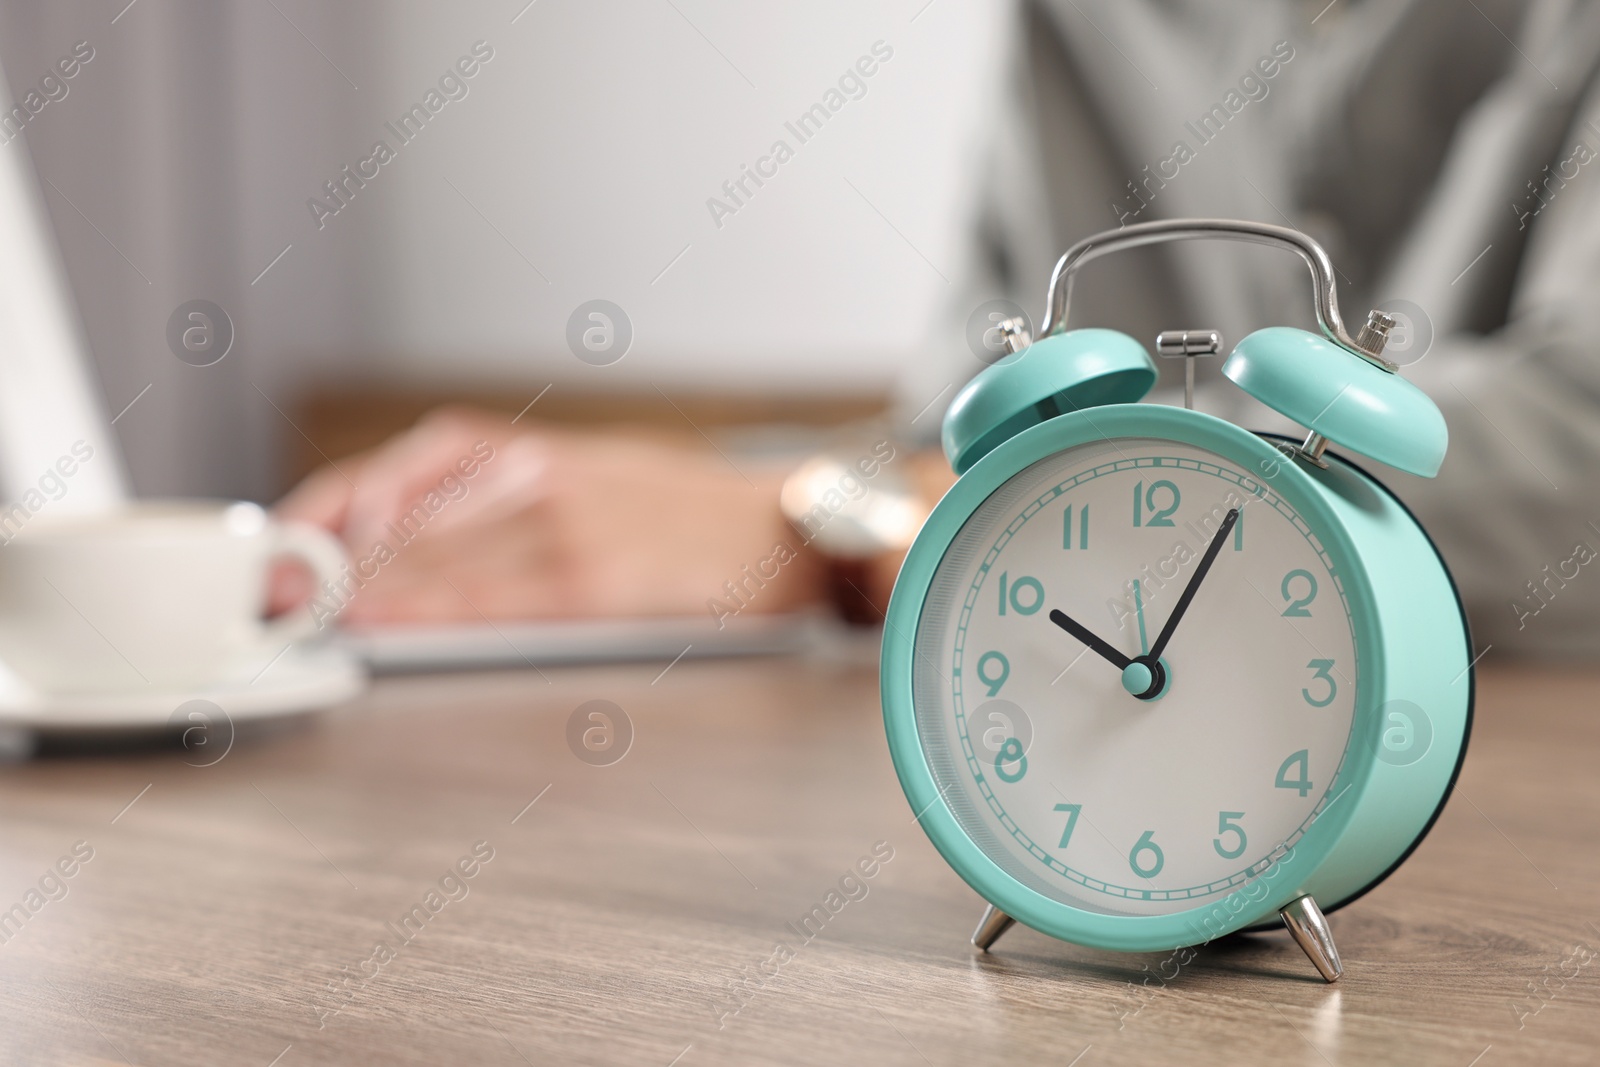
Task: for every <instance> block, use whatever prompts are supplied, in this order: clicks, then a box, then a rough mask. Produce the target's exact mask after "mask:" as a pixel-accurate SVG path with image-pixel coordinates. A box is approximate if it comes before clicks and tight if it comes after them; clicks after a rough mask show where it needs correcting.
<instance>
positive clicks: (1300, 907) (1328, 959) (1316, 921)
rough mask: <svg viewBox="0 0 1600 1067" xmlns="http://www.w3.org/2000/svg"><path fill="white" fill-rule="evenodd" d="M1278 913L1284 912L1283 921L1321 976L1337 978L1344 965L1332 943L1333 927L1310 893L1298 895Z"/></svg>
mask: <svg viewBox="0 0 1600 1067" xmlns="http://www.w3.org/2000/svg"><path fill="white" fill-rule="evenodd" d="M1278 914H1280V915H1282V916H1283V924H1284V925H1285V926H1287V927H1288V928H1289V933H1290V935H1291V936H1293V937H1294V939H1295V943H1296V944H1298V945H1299V946H1300V947H1301V948H1303V949H1305V953H1306V955H1307V956H1310V957H1311V962H1312V963H1314V964H1316V967H1317V970H1318V971H1319V972H1321V974H1322V977H1323V978H1325V979H1327V980H1328V981H1330V982H1337V981H1338V980H1339V976H1340V975H1341V974H1343V973H1344V965H1343V964H1342V963H1340V962H1339V949H1338V948H1337V947H1336V946H1335V945H1334V943H1333V931H1331V930H1329V929H1328V917H1327V916H1326V915H1323V914H1322V909H1321V908H1319V907H1317V902H1316V901H1315V900H1314V899H1312V898H1311V897H1309V896H1305V897H1300V898H1299V899H1298V900H1294V901H1291V902H1290V903H1289V904H1287V905H1286V906H1284V908H1283V909H1282V910H1281V911H1279V913H1278Z"/></svg>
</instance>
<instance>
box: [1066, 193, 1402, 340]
mask: <svg viewBox="0 0 1600 1067" xmlns="http://www.w3.org/2000/svg"><path fill="white" fill-rule="evenodd" d="M1201 239H1216V240H1224V241H1249V242H1252V243H1254V244H1263V245H1273V246H1276V247H1279V248H1287V249H1289V250H1290V251H1293V252H1297V253H1299V255H1300V258H1301V259H1303V260H1305V261H1306V266H1308V267H1310V268H1311V282H1312V285H1311V289H1312V295H1313V297H1314V298H1315V301H1316V308H1317V323H1318V325H1320V326H1321V327H1322V332H1323V333H1324V334H1326V335H1327V337H1328V339H1329V340H1331V341H1333V342H1334V343H1335V344H1337V345H1339V346H1340V347H1341V348H1345V349H1347V350H1349V351H1351V352H1353V353H1355V354H1356V355H1358V356H1360V357H1361V358H1362V359H1365V360H1367V361H1368V362H1370V363H1372V364H1374V365H1376V366H1379V367H1382V368H1383V369H1384V370H1387V371H1390V372H1393V371H1395V370H1396V369H1398V368H1397V367H1396V365H1395V364H1393V363H1391V362H1389V361H1388V360H1386V359H1384V358H1383V348H1384V345H1385V344H1387V343H1388V340H1389V331H1390V330H1391V329H1392V328H1393V327H1394V326H1395V319H1394V318H1393V317H1392V316H1389V315H1386V314H1384V313H1383V312H1381V311H1373V312H1370V313H1368V315H1367V324H1366V325H1365V326H1363V327H1362V328H1361V331H1360V332H1359V333H1358V334H1357V335H1356V336H1355V337H1351V336H1350V334H1349V332H1348V331H1347V330H1346V329H1345V325H1344V319H1343V318H1341V317H1340V315H1339V294H1338V292H1337V286H1336V283H1335V281H1334V276H1333V261H1332V260H1330V259H1329V258H1328V253H1327V252H1325V251H1323V249H1322V246H1321V245H1319V244H1318V243H1317V242H1315V241H1313V240H1312V239H1311V238H1310V237H1307V236H1306V235H1305V234H1303V233H1301V232H1300V231H1299V230H1292V229H1290V228H1289V227H1287V226H1273V225H1271V224H1269V223H1265V222H1244V221H1240V220H1235V219H1166V220H1160V221H1157V222H1139V223H1135V224H1133V225H1132V226H1124V227H1122V228H1121V229H1117V230H1107V231H1105V232H1104V233H1097V234H1095V235H1094V236H1092V237H1085V238H1084V239H1083V240H1081V241H1079V242H1078V243H1077V244H1075V245H1073V246H1072V247H1071V248H1069V249H1067V252H1066V254H1065V255H1063V256H1062V257H1061V259H1060V260H1059V261H1057V263H1056V268H1055V270H1054V271H1052V272H1051V274H1050V290H1049V292H1048V294H1047V296H1046V300H1045V316H1044V325H1043V326H1042V327H1041V329H1040V331H1039V335H1040V337H1050V336H1052V335H1053V334H1058V333H1061V332H1062V331H1063V330H1065V329H1066V328H1067V309H1068V305H1069V304H1070V303H1071V300H1072V276H1073V275H1074V274H1075V273H1077V270H1078V268H1079V267H1081V266H1083V265H1084V264H1085V263H1088V262H1089V261H1090V260H1092V259H1096V258H1098V257H1100V256H1103V255H1106V254H1107V253H1110V252H1121V251H1124V250H1126V249H1129V248H1139V247H1142V246H1144V245H1152V244H1165V243H1166V242H1168V241H1193V240H1201Z"/></svg>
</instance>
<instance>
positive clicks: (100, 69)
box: [0, 0, 1010, 495]
mask: <svg viewBox="0 0 1600 1067" xmlns="http://www.w3.org/2000/svg"><path fill="white" fill-rule="evenodd" d="M125 4H126V0H105V2H101V0H95V2H88V0H81V2H75V3H57V4H52V5H49V6H48V7H46V6H44V5H40V4H36V3H33V2H31V0H6V2H5V3H3V4H0V62H3V63H4V65H5V69H6V72H7V75H8V76H9V79H10V81H11V85H12V92H13V95H16V96H20V95H21V94H23V93H25V92H26V91H27V89H28V86H29V85H30V84H31V83H33V82H34V81H36V79H37V78H38V77H39V76H40V75H41V74H43V73H44V72H46V71H48V70H49V68H50V65H51V64H52V63H53V62H54V60H55V58H56V57H57V56H58V55H60V54H65V53H67V52H69V51H70V50H71V48H72V46H73V45H74V44H75V43H76V42H78V41H80V40H87V41H89V42H90V43H91V45H92V46H93V47H94V49H95V58H94V59H93V60H92V61H91V62H90V63H88V64H87V65H86V66H85V68H84V69H83V70H82V72H81V73H80V74H79V75H78V76H77V77H76V78H75V79H73V81H72V83H71V85H70V91H69V93H68V95H67V96H66V97H64V98H63V99H61V100H59V101H54V102H51V103H50V104H49V105H48V107H46V108H45V109H44V110H43V111H42V112H41V113H40V114H39V115H38V116H37V117H36V118H35V120H34V121H33V122H31V123H30V125H29V127H28V131H27V133H26V134H25V135H24V139H25V141H26V143H27V146H28V147H29V149H30V150H31V151H32V153H33V155H34V158H35V161H36V164H37V167H38V169H39V171H40V173H41V174H42V175H43V176H44V177H46V178H48V179H49V180H50V181H51V182H52V183H53V184H54V185H55V186H56V187H57V189H58V190H59V191H53V190H51V189H50V188H49V187H48V186H47V187H46V191H45V199H46V203H47V204H48V206H49V209H50V211H51V214H52V216H53V218H54V220H55V223H56V228H57V232H58V234H59V237H60V240H61V243H62V247H63V253H64V257H65V260H66V263H67V267H68V272H69V274H70V276H71V278H72V280H73V283H74V286H75V288H76V290H77V293H78V297H79V301H80V304H81V306H82V310H83V312H84V316H85V319H86V321H87V324H88V332H89V337H90V340H91V344H92V345H93V347H94V350H95V355H96V358H97V361H98V363H99V365H100V368H101V377H102V382H103V385H104V390H105V394H106V395H105V404H106V407H107V409H108V410H109V412H111V413H112V414H116V413H117V412H118V411H120V410H121V409H122V408H123V406H124V405H125V404H127V403H128V401H129V400H131V399H132V398H133V397H134V396H136V395H139V394H140V391H141V390H143V389H144V387H145V386H146V385H149V386H150V388H149V390H148V392H145V393H144V394H143V395H142V396H141V398H140V399H139V400H138V402H137V403H136V404H135V405H134V406H133V407H132V408H131V409H129V410H128V411H127V413H126V414H124V415H123V416H122V417H121V419H120V420H119V421H118V424H117V429H118V431H119V434H120V436H121V438H122V440H123V441H124V443H125V447H126V448H127V450H128V452H129V465H130V468H131V470H132V474H133V479H134V482H135V485H136V487H137V488H138V489H139V490H140V491H142V492H144V493H171V492H209V493H228V494H243V495H258V494H259V493H261V492H262V491H264V487H266V486H270V485H271V484H272V483H273V472H272V470H271V469H270V462H269V459H268V457H269V456H270V455H271V454H272V453H273V446H274V442H275V441H276V440H278V439H279V437H280V435H283V434H292V433H295V432H296V431H295V430H294V429H293V428H292V427H290V426H289V425H288V423H287V422H286V421H285V419H284V418H283V416H282V415H281V414H280V413H279V412H278V411H276V410H275V409H274V407H273V404H274V403H276V404H278V405H279V406H285V405H287V403H288V401H289V399H290V398H291V397H293V396H294V395H295V394H296V392H297V390H300V389H302V388H304V387H305V386H306V385H307V384H308V383H309V382H312V381H315V380H318V379H345V380H348V379H361V380H370V381H376V382H379V383H382V384H395V383H402V382H407V383H424V384H434V383H437V384H445V383H453V382H454V383H474V384H480V385H481V384H483V383H489V382H505V383H509V384H512V385H513V386H515V385H518V384H521V385H525V386H526V387H528V388H529V389H530V390H532V391H530V392H529V393H528V395H529V397H530V398H531V396H532V395H533V392H536V391H537V389H538V388H542V387H543V385H544V384H545V383H547V382H551V381H555V382H557V383H568V384H571V385H572V386H573V387H583V388H586V389H595V388H608V387H625V388H633V389H649V388H650V387H651V385H652V384H655V385H659V386H660V387H661V388H663V389H666V390H670V389H672V388H684V389H687V388H696V389H707V388H725V389H752V388H772V389H785V388H795V387H800V388H804V389H807V390H811V391H828V390H849V389H856V388H863V387H872V386H878V385H882V384H885V383H886V382H887V381H888V380H889V379H890V377H891V376H892V375H893V373H894V371H895V368H896V367H897V366H898V365H900V363H901V362H902V361H903V360H905V359H907V358H910V357H911V356H913V355H914V353H915V352H916V350H917V349H918V347H919V345H920V344H921V343H922V341H923V332H924V330H925V328H926V325H927V324H928V323H929V322H930V320H931V318H932V315H933V314H934V311H935V309H936V307H937V306H938V301H939V300H940V299H941V298H942V297H943V296H944V294H945V292H946V291H947V284H948V283H954V282H956V281H957V280H958V277H959V274H960V272H961V270H962V269H963V266H964V263H965V259H966V256H967V249H966V247H965V240H966V236H967V221H968V220H967V218H966V212H967V204H968V202H969V200H970V189H971V185H972V182H973V181H974V180H975V177H976V173H977V169H978V159H977V153H978V151H979V148H978V146H979V143H980V137H979V135H980V129H981V123H982V121H983V119H982V116H983V115H984V114H985V113H986V111H987V110H988V109H989V108H991V107H992V106H993V101H994V94H996V93H998V79H997V78H996V77H995V73H996V70H997V67H998V64H999V62H1000V56H1001V55H1002V52H1003V48H1004V43H1005V38H1006V35H1007V34H1008V33H1009V32H1010V29H1009V14H1008V12H1009V5H1007V4H1005V3H1003V2H1001V0H988V2H978V0H933V2H932V3H927V2H926V0H904V2H896V3H893V4H881V5H862V4H857V3H849V2H846V0H813V2H810V3H800V2H784V3H776V4H775V3H765V4H760V5H753V4H738V3H734V2H732V0H606V2H601V3H593V2H590V3H582V2H578V0H536V2H535V3H532V4H531V5H526V0H493V2H490V0H477V2H453V3H451V4H448V5H446V4H426V3H421V2H410V3H395V2H383V3H380V2H378V0H362V2H355V3H341V4H338V5H327V4H319V3H316V2H314V0H189V2H175V0H136V2H135V3H134V4H133V5H132V6H131V7H125ZM525 5H526V6H525ZM113 20H114V21H113ZM478 41H483V42H485V43H486V44H487V46H488V47H489V48H492V50H493V58H492V59H490V60H488V61H487V62H485V63H483V64H482V65H481V68H480V69H479V70H478V72H477V73H476V74H475V75H474V76H473V77H472V78H470V79H469V80H466V86H467V93H466V95H465V96H464V97H461V98H459V99H455V100H452V101H450V102H448V103H447V104H446V105H445V106H444V107H443V108H442V109H441V110H440V111H439V112H438V113H437V114H436V115H434V116H432V118H431V119H430V121H429V122H428V124H427V126H426V127H425V128H424V129H423V131H422V132H421V133H420V134H418V135H417V136H416V137H415V139H414V140H413V141H412V142H411V143H409V144H406V145H403V146H401V145H400V143H399V140H398V138H397V137H396V136H395V135H394V134H393V133H392V132H391V131H390V130H389V129H387V128H386V126H385V124H386V123H390V122H397V120H398V119H399V117H400V115H401V114H402V113H404V112H405V111H406V110H407V109H408V108H409V107H410V106H411V105H412V104H413V103H417V102H420V101H422V100H423V97H424V94H426V93H427V92H428V91H429V90H430V89H435V88H437V86H438V83H439V79H440V76H441V75H442V74H444V73H445V72H446V71H447V70H449V69H450V68H451V66H452V64H454V63H455V62H456V61H457V60H458V59H459V58H460V57H462V56H465V55H468V54H469V53H470V52H471V49H472V46H473V44H474V43H475V42H478ZM878 41H882V42H884V45H886V46H887V47H888V48H890V49H892V50H893V56H892V58H890V59H888V60H887V61H880V62H879V63H878V65H877V70H876V72H875V73H874V74H873V75H872V76H871V77H870V78H866V79H863V81H864V84H865V87H866V89H865V94H864V95H862V96H861V97H860V98H859V99H849V100H847V101H846V102H845V103H844V105H843V106H842V107H840V108H839V110H838V111H837V113H836V114H833V115H832V116H831V117H830V118H829V120H828V121H827V123H826V125H825V126H824V127H823V128H822V129H821V130H820V131H818V132H817V133H816V134H815V135H814V136H813V137H812V138H811V139H810V140H808V141H807V142H806V143H804V144H801V143H800V142H799V141H798V139H797V138H796V137H795V136H794V135H793V133H792V132H791V131H789V130H787V129H786V128H785V122H790V121H793V120H795V119H796V118H797V117H798V116H799V115H800V114H801V113H803V112H804V111H806V110H807V109H808V108H810V107H811V106H812V105H813V104H816V103H819V102H823V101H825V97H826V94H827V93H828V91H829V90H830V89H833V88H836V87H837V85H838V81H839V78H840V76H841V75H842V74H844V73H845V72H846V71H848V70H850V69H851V68H852V66H853V65H854V64H855V63H856V61H857V60H858V58H860V57H862V56H868V55H871V54H872V49H873V45H874V42H878ZM883 50H884V48H883V46H880V49H879V51H880V54H881V53H882V51H883ZM481 51H482V49H480V52H481ZM849 88H852V89H853V88H854V87H853V86H849ZM379 139H383V140H385V141H387V142H388V143H389V144H390V146H391V147H392V148H395V149H396V154H395V158H394V159H393V160H392V161H390V162H389V163H387V164H385V165H383V166H381V167H380V168H379V169H378V172H377V175H376V177H373V178H371V179H370V180H368V181H367V183H366V185H365V186H364V187H363V188H360V189H357V190H355V192H354V194H353V195H352V196H350V197H349V202H348V204H346V205H344V206H342V207H341V210H340V211H339V213H338V214H337V215H334V216H332V217H328V218H325V219H323V220H322V224H321V226H320V228H319V224H318V221H317V220H316V219H315V218H314V217H313V214H312V212H311V211H310V210H309V209H308V206H307V201H308V199H310V198H311V197H314V196H315V197H321V198H322V199H323V201H324V202H325V203H330V204H331V203H332V200H331V199H330V198H329V196H328V194H327V193H326V192H325V191H324V189H323V183H324V182H326V181H329V180H332V179H337V178H340V177H341V174H340V171H341V168H343V167H345V166H346V165H348V166H350V167H351V168H352V169H355V168H356V167H357V165H358V163H359V162H360V161H362V160H364V159H367V158H368V157H370V156H371V155H372V148H373V143H374V142H375V141H377V140H379ZM779 139H782V140H784V141H786V142H787V143H788V144H789V146H790V147H791V148H792V149H793V150H794V157H793V158H792V159H791V160H789V161H788V162H786V163H784V164H783V165H782V166H781V167H780V168H779V169H778V173H777V174H776V175H775V176H773V177H771V178H768V179H766V184H765V185H764V186H762V187H761V188H759V189H755V190H754V193H753V195H751V196H750V197H749V198H748V201H747V203H746V205H745V206H743V207H742V208H741V209H740V210H739V211H738V212H737V214H735V215H733V216H732V217H728V218H726V219H724V220H723V225H722V226H721V227H720V228H719V227H718V226H717V225H716V224H715V222H714V221H713V219H712V216H711V214H710V212H709V211H708V209H707V205H706V201H707V199H708V198H709V197H712V196H723V195H724V194H723V193H722V190H721V187H722V184H723V182H724V181H726V180H729V179H737V178H738V177H739V176H740V173H741V167H742V166H743V165H753V164H754V163H755V162H756V160H757V159H758V157H761V156H764V155H766V154H767V153H768V152H769V150H770V148H771V146H772V144H773V142H774V141H775V140H779ZM19 144H20V142H19ZM16 147H18V145H17V144H13V145H0V151H5V150H8V149H14V148H16ZM369 173H370V171H369ZM346 188H349V189H353V188H354V186H353V184H351V185H347V186H346ZM749 188H753V187H752V186H749V185H748V183H747V189H749ZM69 201H70V202H69ZM285 248H287V249H288V251H287V252H284V251H283V250H284V249H285ZM280 253H283V254H282V258H281V259H277V260H276V262H275V263H274V259H275V257H277V256H279V254H280ZM269 264H272V266H271V267H270V269H266V268H268V265H269ZM669 265H670V266H669ZM264 269H265V273H264V274H262V273H261V272H262V271H263V270H264ZM947 280H948V281H947ZM195 298H203V299H208V300H212V301H214V302H215V303H217V304H219V305H221V306H222V307H223V308H225V309H226V310H227V311H228V313H229V315H230V316H231V318H232V319H233V321H234V324H235V329H236V336H237V340H236V341H235V345H234V349H233V351H231V352H230V353H229V355H228V356H227V357H226V358H225V359H224V360H223V361H222V362H220V363H218V364H216V365H214V366H209V367H194V366H190V365H187V364H185V363H183V362H181V361H180V360H178V359H177V358H176V357H175V356H174V355H173V354H172V353H171V352H170V351H169V350H168V345H167V341H166V323H167V318H168V316H169V315H170V314H171V312H172V310H173V308H175V307H176V306H177V305H178V304H180V303H182V302H184V301H186V300H190V299H195ZM594 298H604V299H607V300H611V301H613V302H615V303H616V304H618V305H620V306H621V307H622V308H623V309H624V310H625V312H626V313H627V314H628V316H629V317H630V318H631V320H632V323H633V327H634V341H633V346H632V349H631V350H630V352H629V354H628V355H627V357H626V358H625V359H623V360H622V361H621V362H619V363H617V364H615V365H613V366H609V367H592V366H589V365H586V364H584V363H582V362H580V361H579V360H578V359H576V358H575V357H574V356H573V355H572V354H571V353H570V352H569V351H568V348H567V343H566V324H567V319H568V316H569V315H570V314H571V312H572V311H573V309H574V308H575V307H577V305H578V304H580V303H582V302H584V301H587V300H590V299H594Z"/></svg>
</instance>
